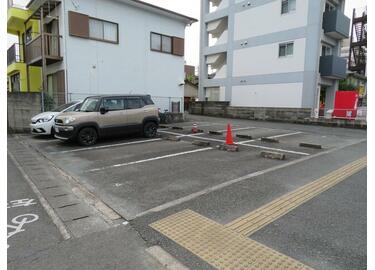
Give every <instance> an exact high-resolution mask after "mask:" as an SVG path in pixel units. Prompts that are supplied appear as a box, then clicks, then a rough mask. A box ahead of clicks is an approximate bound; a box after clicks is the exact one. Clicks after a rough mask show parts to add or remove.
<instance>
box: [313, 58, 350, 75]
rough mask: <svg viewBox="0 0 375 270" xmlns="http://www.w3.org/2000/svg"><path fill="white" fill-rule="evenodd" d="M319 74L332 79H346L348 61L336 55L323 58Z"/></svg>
mask: <svg viewBox="0 0 375 270" xmlns="http://www.w3.org/2000/svg"><path fill="white" fill-rule="evenodd" d="M319 72H320V75H321V76H322V77H327V78H330V79H336V80H339V79H345V78H346V59H345V58H343V57H338V56H335V55H328V56H321V57H320V66H319Z"/></svg>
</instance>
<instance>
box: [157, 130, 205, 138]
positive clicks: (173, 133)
mask: <svg viewBox="0 0 375 270" xmlns="http://www.w3.org/2000/svg"><path fill="white" fill-rule="evenodd" d="M158 132H160V133H166V134H170V135H176V138H183V137H195V136H199V135H204V134H205V133H195V134H181V133H177V132H172V131H164V130H158Z"/></svg>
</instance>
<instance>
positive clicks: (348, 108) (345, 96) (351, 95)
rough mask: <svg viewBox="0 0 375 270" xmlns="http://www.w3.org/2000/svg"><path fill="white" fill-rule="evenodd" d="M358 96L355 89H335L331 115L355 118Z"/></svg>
mask: <svg viewBox="0 0 375 270" xmlns="http://www.w3.org/2000/svg"><path fill="white" fill-rule="evenodd" d="M358 97H359V95H358V92H357V91H337V92H336V97H335V108H334V110H333V113H332V116H333V117H334V118H343V119H354V118H356V117H357V104H358Z"/></svg>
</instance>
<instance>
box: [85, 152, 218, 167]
mask: <svg viewBox="0 0 375 270" xmlns="http://www.w3.org/2000/svg"><path fill="white" fill-rule="evenodd" d="M211 149H213V148H212V147H207V148H201V149H196V150H191V151H185V152H180V153H175V154H170V155H165V156H159V157H154V158H149V159H142V160H137V161H132V162H127V163H120V164H115V165H111V166H106V167H101V168H97V169H92V170H88V171H86V172H97V171H102V170H106V169H111V168H119V167H124V166H129V165H134V164H139V163H145V162H149V161H154V160H160V159H165V158H171V157H178V156H182V155H188V154H193V153H198V152H203V151H207V150H211Z"/></svg>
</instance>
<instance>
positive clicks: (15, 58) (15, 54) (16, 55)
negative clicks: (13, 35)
mask: <svg viewBox="0 0 375 270" xmlns="http://www.w3.org/2000/svg"><path fill="white" fill-rule="evenodd" d="M21 50H22V45H20V44H18V43H14V44H13V45H12V46H11V47H10V48H9V49H8V51H7V65H8V66H9V65H11V64H13V63H23V62H24V61H23V56H22V54H21Z"/></svg>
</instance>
